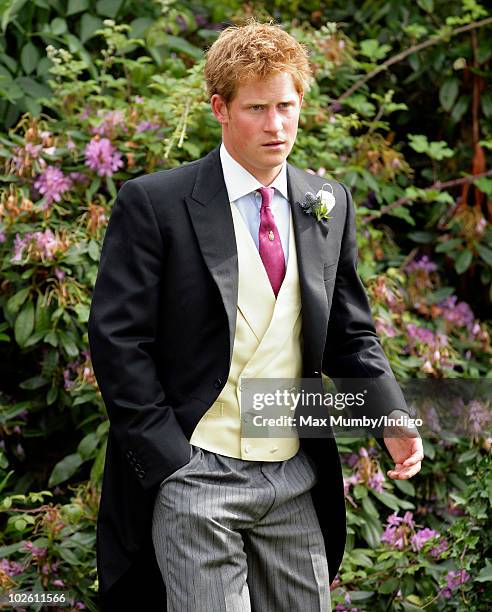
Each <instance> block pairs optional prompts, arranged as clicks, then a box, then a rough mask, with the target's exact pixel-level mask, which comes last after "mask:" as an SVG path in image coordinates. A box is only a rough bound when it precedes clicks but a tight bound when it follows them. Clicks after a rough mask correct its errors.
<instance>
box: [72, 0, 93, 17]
mask: <svg viewBox="0 0 492 612" xmlns="http://www.w3.org/2000/svg"><path fill="white" fill-rule="evenodd" d="M88 9H89V0H68V9H67V17H68V16H69V15H76V14H77V13H81V12H82V11H86V10H88Z"/></svg>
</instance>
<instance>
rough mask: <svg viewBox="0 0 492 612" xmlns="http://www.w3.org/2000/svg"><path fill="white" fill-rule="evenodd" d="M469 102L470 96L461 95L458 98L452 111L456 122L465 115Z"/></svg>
mask: <svg viewBox="0 0 492 612" xmlns="http://www.w3.org/2000/svg"><path fill="white" fill-rule="evenodd" d="M469 103H470V96H461V97H460V98H459V99H458V101H457V102H456V104H455V106H454V108H453V110H452V112H451V117H452V118H453V120H454V122H455V123H458V122H459V121H460V120H461V118H462V117H463V115H464V114H465V113H466V111H467V109H468V105H469Z"/></svg>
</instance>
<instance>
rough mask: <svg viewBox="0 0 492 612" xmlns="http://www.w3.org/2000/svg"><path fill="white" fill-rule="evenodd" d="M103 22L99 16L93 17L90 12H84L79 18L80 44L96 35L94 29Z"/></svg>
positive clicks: (100, 26) (99, 27)
mask: <svg viewBox="0 0 492 612" xmlns="http://www.w3.org/2000/svg"><path fill="white" fill-rule="evenodd" d="M103 26H104V24H103V22H102V20H101V19H99V17H94V15H91V14H90V13H84V14H83V15H82V18H81V20H80V34H79V38H80V40H81V41H82V44H84V43H85V42H87V41H88V40H89V38H92V37H93V36H96V30H100V29H101V28H103Z"/></svg>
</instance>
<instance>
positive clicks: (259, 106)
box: [251, 104, 263, 110]
mask: <svg viewBox="0 0 492 612" xmlns="http://www.w3.org/2000/svg"><path fill="white" fill-rule="evenodd" d="M251 108H252V109H253V110H255V109H257V108H263V105H262V104H253V105H252V106H251Z"/></svg>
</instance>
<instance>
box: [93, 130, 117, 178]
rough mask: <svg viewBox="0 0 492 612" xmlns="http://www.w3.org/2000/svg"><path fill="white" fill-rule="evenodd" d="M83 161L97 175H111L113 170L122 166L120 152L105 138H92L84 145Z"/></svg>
mask: <svg viewBox="0 0 492 612" xmlns="http://www.w3.org/2000/svg"><path fill="white" fill-rule="evenodd" d="M85 161H86V164H87V166H89V168H91V169H92V170H96V171H97V174H98V175H99V176H113V172H115V171H116V170H118V168H121V167H122V166H123V161H122V160H121V153H120V152H119V151H117V150H116V148H115V147H113V145H112V144H111V142H110V141H109V140H108V139H107V138H101V139H100V140H97V139H95V138H93V139H92V140H91V141H90V142H89V143H88V144H87V146H86V147H85Z"/></svg>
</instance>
